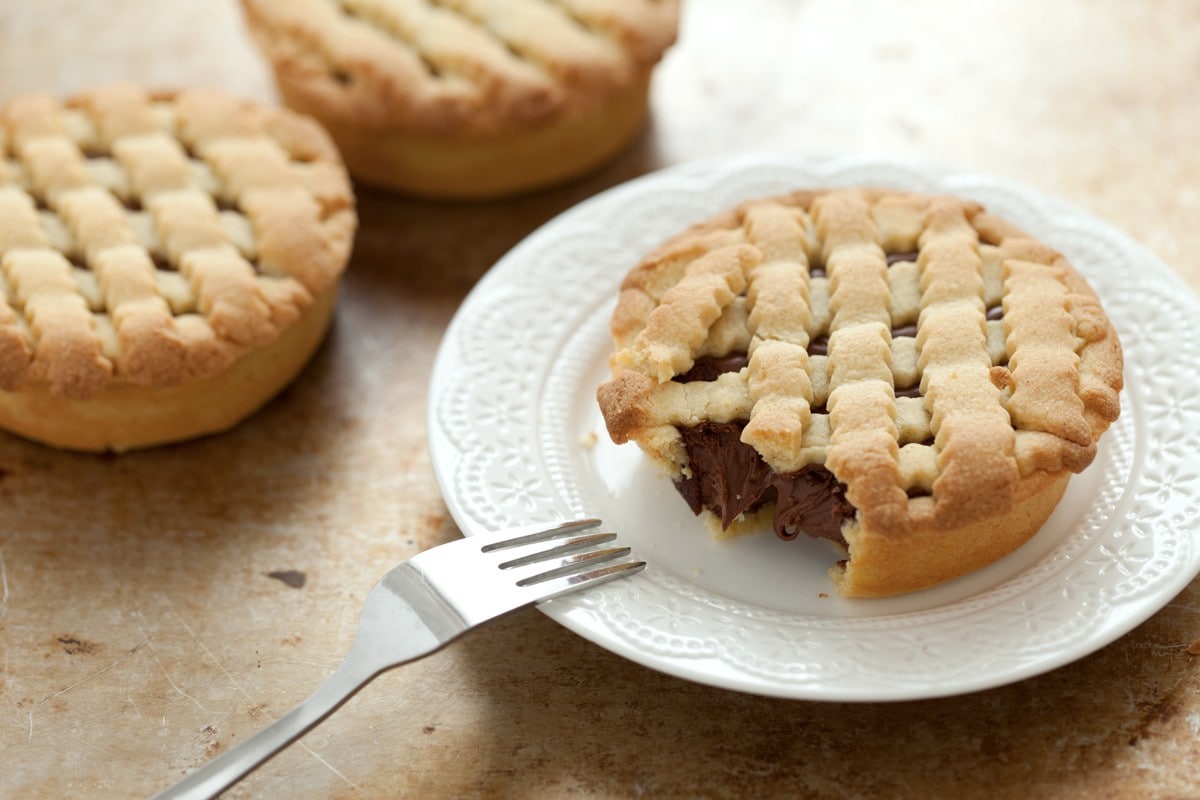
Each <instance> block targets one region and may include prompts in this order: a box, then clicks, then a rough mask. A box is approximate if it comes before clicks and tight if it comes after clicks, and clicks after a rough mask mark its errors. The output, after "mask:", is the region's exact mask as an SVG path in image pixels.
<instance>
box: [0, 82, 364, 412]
mask: <svg viewBox="0 0 1200 800" xmlns="http://www.w3.org/2000/svg"><path fill="white" fill-rule="evenodd" d="M354 228H355V214H354V209H353V196H352V194H351V191H350V187H349V183H348V181H347V179H346V176H345V173H344V170H343V169H342V167H341V165H340V161H339V159H338V156H337V153H336V151H335V150H334V149H333V146H332V144H331V143H330V142H329V140H328V138H327V137H326V136H325V134H324V133H323V132H322V131H321V130H320V129H319V128H318V127H317V126H316V125H315V124H314V123H312V122H311V121H309V120H306V119H303V118H301V117H299V116H297V115H295V114H292V113H290V112H286V111H281V110H278V109H270V108H266V107H262V106H258V105H253V104H249V103H244V102H241V101H238V100H235V99H233V98H230V97H227V96H224V95H221V94H218V93H213V92H206V91H185V92H180V93H178V94H152V93H148V92H146V91H144V90H142V89H139V88H135V87H133V86H113V87H105V88H103V89H97V90H93V91H90V92H87V93H85V94H82V95H80V96H79V97H77V98H75V99H73V100H72V101H70V102H68V103H66V104H59V103H58V102H56V101H55V100H54V99H52V98H50V97H46V96H29V97H23V98H20V99H17V100H14V101H13V102H12V103H10V104H9V105H8V106H7V107H6V108H5V109H4V110H3V112H2V114H0V389H3V390H5V391H10V392H11V391H18V390H20V389H22V387H24V386H26V385H27V384H40V385H45V386H47V387H48V389H49V391H50V393H51V394H52V395H55V396H60V397H64V398H71V399H78V400H86V399H88V398H91V397H94V396H96V395H97V394H98V393H100V392H101V391H102V390H103V389H104V388H105V387H106V386H107V385H109V384H110V383H112V382H114V381H122V382H128V383H132V384H136V385H144V386H173V385H179V384H183V383H186V382H188V381H194V380H197V379H200V378H204V377H206V376H210V375H213V374H215V373H217V372H219V371H221V370H222V369H224V368H225V367H226V366H228V365H229V364H230V363H232V362H233V361H234V360H235V359H237V358H238V357H239V356H241V355H242V354H244V353H246V352H247V351H248V350H251V349H254V348H259V347H262V346H264V345H266V344H268V343H270V342H272V341H274V340H275V339H276V338H277V337H279V336H280V334H281V332H282V331H284V330H285V329H287V328H288V327H289V326H290V325H291V324H292V323H293V322H294V321H295V320H296V319H297V317H298V316H299V315H300V314H301V313H302V312H303V311H304V310H305V309H306V308H307V307H308V306H310V305H311V304H312V303H313V302H314V299H315V298H317V297H319V296H321V295H323V294H324V293H326V292H327V291H329V290H331V288H332V287H333V286H334V284H335V283H336V281H337V279H338V277H339V276H340V274H341V271H342V269H343V268H344V266H345V263H346V260H347V258H348V255H349V251H350V246H351V241H352V237H353V233H354Z"/></svg>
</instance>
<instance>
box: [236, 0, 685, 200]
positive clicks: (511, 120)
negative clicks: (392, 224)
mask: <svg viewBox="0 0 1200 800" xmlns="http://www.w3.org/2000/svg"><path fill="white" fill-rule="evenodd" d="M242 6H243V8H244V10H245V16H246V23H247V25H248V27H249V30H250V32H251V34H252V35H253V37H254V40H255V41H256V42H257V43H258V45H259V46H260V48H261V49H262V51H263V53H264V54H265V55H266V57H267V60H268V61H269V62H270V64H271V66H272V68H273V69H274V72H275V78H276V81H277V83H278V86H279V93H280V95H281V96H282V98H283V100H284V102H285V103H287V104H288V105H289V106H291V107H292V108H294V109H296V110H299V111H302V112H304V113H306V114H311V115H313V116H314V117H316V118H317V119H319V120H321V122H322V123H323V124H324V125H325V127H326V128H328V130H329V131H330V133H331V134H332V135H333V138H334V140H335V141H336V142H337V143H338V146H339V148H340V149H341V151H342V155H343V157H344V158H345V159H346V163H347V164H348V165H349V168H350V171H351V172H352V173H353V174H354V177H355V178H356V179H357V180H359V181H362V182H364V183H368V184H372V185H375V186H381V187H385V188H390V189H396V190H400V191H403V192H408V193H412V194H418V195H427V196H434V197H447V198H470V199H477V198H487V197H497V196H501V195H507V194H512V193H516V192H521V191H526V190H530V189H536V188H540V187H543V186H548V185H550V184H554V183H558V182H561V181H565V180H567V179H569V178H573V177H576V176H578V175H582V174H583V173H586V172H588V171H590V170H592V169H594V168H597V167H599V166H600V165H602V164H604V163H605V162H607V161H609V160H610V159H612V158H614V157H616V156H617V155H618V154H619V153H620V152H621V151H623V150H624V149H626V148H627V147H628V146H629V145H630V143H631V142H632V141H633V140H634V139H635V138H636V137H637V136H638V134H639V133H640V132H641V131H642V129H643V128H644V126H645V122H646V118H647V111H648V101H647V92H648V89H649V84H650V78H651V73H652V71H653V69H654V67H655V65H656V64H657V63H658V61H659V59H660V58H661V57H662V55H663V53H664V51H665V50H666V49H667V47H669V46H670V45H671V43H672V42H674V40H675V35H676V30H677V27H678V16H679V0H605V2H595V0H411V2H403V3H395V2H386V1H385V0H242Z"/></svg>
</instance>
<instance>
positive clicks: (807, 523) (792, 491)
mask: <svg viewBox="0 0 1200 800" xmlns="http://www.w3.org/2000/svg"><path fill="white" fill-rule="evenodd" d="M679 433H680V434H681V435H682V436H683V445H684V447H685V448H686V450H687V454H688V464H689V466H690V468H691V475H689V476H686V477H682V478H680V479H679V480H677V481H676V482H675V487H676V488H677V489H678V490H679V493H680V494H681V495H683V499H684V500H686V501H687V504H688V506H689V507H691V509H692V513H694V514H699V513H700V512H701V511H702V510H703V509H705V508H707V509H709V510H710V511H712V512H713V513H714V514H716V515H717V516H719V517H720V518H721V525H722V527H725V528H728V527H729V526H730V524H731V523H732V522H733V521H734V519H736V518H737V516H738V515H739V514H742V513H745V512H753V511H755V510H757V509H758V508H760V507H761V506H762V505H763V504H764V503H768V502H771V501H772V500H773V501H775V516H774V519H773V527H774V528H775V534H776V535H777V536H779V538H781V539H788V540H790V539H794V538H796V536H797V535H798V534H799V533H800V532H801V531H803V532H804V533H806V534H808V535H809V536H811V537H813V538H824V539H830V540H832V541H835V542H838V543H840V544H842V545H843V546H844V545H845V544H846V540H845V538H843V536H842V523H843V522H844V521H845V520H847V519H853V518H854V515H855V513H856V512H855V509H854V506H852V505H850V503H849V501H847V500H846V487H845V486H844V485H843V484H842V483H840V482H839V481H838V479H837V478H835V477H834V476H833V474H832V473H831V472H829V470H827V469H825V467H823V466H820V465H817V464H813V465H809V466H807V467H803V468H801V469H800V470H798V471H796V472H789V473H785V474H780V473H777V472H775V471H774V470H773V469H771V468H770V467H769V466H767V464H766V462H765V461H763V459H762V456H761V455H759V454H758V451H756V450H755V449H754V448H753V447H751V446H750V445H748V444H745V443H743V442H742V441H741V435H742V426H741V425H740V424H737V423H730V422H726V423H714V422H705V423H701V424H700V425H696V426H693V427H690V428H680V429H679Z"/></svg>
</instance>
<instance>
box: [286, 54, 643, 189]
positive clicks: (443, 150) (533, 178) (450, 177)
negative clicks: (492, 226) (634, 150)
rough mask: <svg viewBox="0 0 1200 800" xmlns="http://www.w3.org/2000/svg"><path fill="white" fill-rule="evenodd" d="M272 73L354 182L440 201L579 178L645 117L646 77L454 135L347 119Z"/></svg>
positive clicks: (625, 142)
mask: <svg viewBox="0 0 1200 800" xmlns="http://www.w3.org/2000/svg"><path fill="white" fill-rule="evenodd" d="M275 76H276V80H277V84H278V86H279V93H280V96H281V97H282V98H283V101H284V103H285V104H286V105H287V106H289V107H290V108H292V109H293V110H295V111H298V112H301V113H304V114H308V115H310V116H313V117H315V118H317V119H319V120H320V121H321V123H322V125H323V126H324V127H325V129H326V130H327V131H328V132H329V134H330V135H331V136H332V137H333V139H334V141H335V142H336V143H337V145H338V149H339V150H340V151H341V154H342V159H343V161H345V163H346V166H347V167H348V168H349V170H350V172H351V174H353V175H354V177H355V180H357V181H359V182H361V183H363V184H366V185H371V186H377V187H380V188H384V189H392V190H397V191H401V192H407V193H410V194H417V195H423V196H426V197H438V198H442V199H457V200H485V199H490V198H495V197H500V196H505V195H511V194H515V193H519V192H524V191H532V190H535V189H541V188H545V187H548V186H552V185H554V184H558V183H562V182H565V181H568V180H570V179H572V178H576V177H579V176H581V175H584V174H586V173H588V172H590V171H592V170H593V169H596V168H598V167H600V166H601V165H603V164H604V163H606V162H608V161H610V160H611V159H613V158H615V157H616V156H617V155H618V154H619V153H621V152H622V151H624V150H625V149H626V148H628V147H629V146H630V145H631V144H632V143H633V142H634V140H636V139H637V137H638V135H639V134H640V133H641V132H642V130H643V129H644V128H645V126H646V120H647V117H648V94H649V85H650V75H649V74H647V75H646V76H645V77H644V78H643V79H642V80H640V81H635V82H634V83H633V84H632V85H631V86H630V87H629V88H626V89H622V90H621V91H620V92H619V93H618V94H616V95H614V96H612V97H610V98H608V99H607V100H606V102H604V103H602V104H595V105H594V106H592V107H590V108H588V109H587V110H578V111H575V112H574V113H569V114H567V115H564V116H559V117H555V118H554V119H552V120H549V121H547V122H544V123H540V124H535V125H533V126H531V127H528V128H524V129H521V130H518V131H504V132H500V133H495V134H482V133H471V134H460V135H453V134H423V133H418V132H406V131H403V130H398V129H397V130H387V129H372V128H369V127H366V126H362V125H358V124H353V123H346V122H345V121H343V120H341V119H338V118H335V117H333V116H331V115H330V113H329V110H328V107H327V103H325V102H323V100H322V99H321V98H319V97H313V96H310V95H311V92H310V90H309V88H308V87H307V85H306V83H305V82H303V81H298V80H295V79H293V77H292V76H291V75H290V74H289V71H288V70H286V69H277V70H275Z"/></svg>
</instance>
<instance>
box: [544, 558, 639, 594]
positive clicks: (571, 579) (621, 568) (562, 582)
mask: <svg viewBox="0 0 1200 800" xmlns="http://www.w3.org/2000/svg"><path fill="white" fill-rule="evenodd" d="M645 568H646V562H645V561H626V562H624V563H620V564H609V565H607V566H603V567H599V568H597V569H594V570H589V571H588V572H580V573H576V574H571V575H564V576H562V577H558V578H552V579H550V580H547V581H545V582H543V583H539V584H536V588H537V589H538V591H539V596H538V600H549V599H551V598H553V597H557V596H559V595H561V594H565V593H567V592H571V591H575V590H576V589H586V588H589V587H591V586H599V585H600V584H602V583H607V582H608V581H611V580H614V579H615V578H620V577H621V576H623V575H632V574H634V573H635V572H641V571H642V570H643V569H645Z"/></svg>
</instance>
